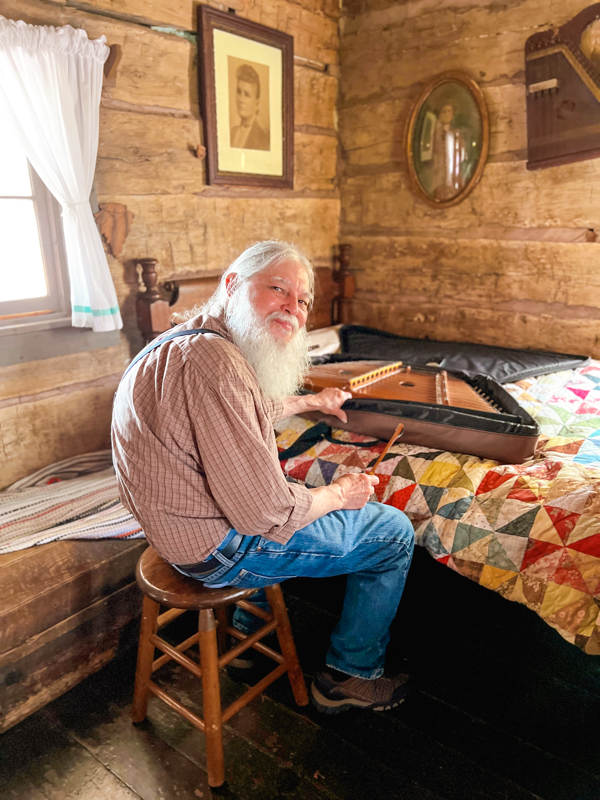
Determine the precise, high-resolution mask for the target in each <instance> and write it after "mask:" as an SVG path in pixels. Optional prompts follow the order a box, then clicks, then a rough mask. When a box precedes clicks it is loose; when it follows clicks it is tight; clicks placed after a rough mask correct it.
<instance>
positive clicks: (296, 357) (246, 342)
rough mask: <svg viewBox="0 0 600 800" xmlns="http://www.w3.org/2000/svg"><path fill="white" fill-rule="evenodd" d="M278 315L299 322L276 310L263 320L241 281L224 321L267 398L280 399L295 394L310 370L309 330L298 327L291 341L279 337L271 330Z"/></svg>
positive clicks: (287, 320)
mask: <svg viewBox="0 0 600 800" xmlns="http://www.w3.org/2000/svg"><path fill="white" fill-rule="evenodd" d="M277 317H280V318H281V319H285V320H286V322H290V321H291V323H292V325H294V324H295V325H296V326H297V325H298V322H297V320H296V318H295V317H292V316H290V315H289V314H286V315H284V314H282V313H281V312H279V311H275V312H274V313H273V314H269V316H268V317H267V318H266V320H265V321H264V323H263V322H261V320H260V319H259V318H258V317H257V315H256V312H255V311H254V309H253V308H252V306H251V304H250V301H249V298H248V289H247V287H246V286H245V285H243V284H242V286H240V287H239V288H238V290H237V291H236V292H235V294H234V295H232V297H231V298H230V299H229V303H228V304H227V310H226V312H225V321H226V322H227V327H228V328H229V330H230V331H231V335H232V337H233V341H234V342H235V344H236V345H237V346H238V347H239V348H240V350H241V351H242V355H243V356H244V358H245V359H246V361H248V363H249V364H250V366H252V367H253V368H254V370H255V372H256V375H257V377H258V382H259V384H260V388H261V389H262V390H263V392H264V393H265V394H266V395H267V396H268V397H274V398H275V399H281V398H283V397H288V396H289V395H293V394H296V392H297V391H298V389H299V388H300V387H301V386H302V383H303V381H304V378H305V376H306V374H307V372H308V370H309V369H310V356H309V355H308V337H307V335H306V329H305V328H304V327H302V328H296V332H295V333H293V334H292V337H291V339H290V340H289V341H284V340H279V339H277V338H275V337H274V336H273V334H272V333H271V332H270V331H269V328H268V325H269V322H270V321H271V320H273V319H275V318H277Z"/></svg>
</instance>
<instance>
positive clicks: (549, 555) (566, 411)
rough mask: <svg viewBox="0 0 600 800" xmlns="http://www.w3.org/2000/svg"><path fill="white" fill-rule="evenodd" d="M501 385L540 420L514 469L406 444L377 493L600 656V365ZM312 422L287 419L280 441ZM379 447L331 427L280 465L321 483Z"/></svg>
mask: <svg viewBox="0 0 600 800" xmlns="http://www.w3.org/2000/svg"><path fill="white" fill-rule="evenodd" d="M505 388H507V390H508V391H510V392H511V393H512V394H513V395H514V396H515V397H516V399H517V400H518V401H519V403H521V405H523V406H524V407H525V408H526V409H527V411H528V412H529V413H530V414H531V415H532V416H533V417H534V418H535V419H537V421H538V423H539V424H540V427H541V430H542V437H541V438H540V443H539V445H538V449H537V452H536V455H535V458H534V459H533V460H532V461H530V462H527V463H525V464H521V465H518V466H511V465H508V466H507V465H500V464H498V463H497V462H494V461H485V460H482V459H480V458H477V457H475V456H467V455H461V454H460V453H449V452H442V451H439V450H432V449H428V448H423V447H418V446H415V445H402V444H400V443H398V444H397V445H394V446H393V447H392V448H391V449H390V451H389V452H388V454H387V455H386V457H385V458H384V460H383V461H382V463H381V464H380V465H379V467H378V468H377V475H378V476H379V479H380V483H379V485H378V486H377V487H376V494H377V498H378V500H380V501H381V502H384V503H389V504H390V505H393V506H396V508H399V509H401V510H402V511H404V512H405V513H406V514H407V516H408V517H409V518H410V520H411V522H412V523H413V525H414V528H415V532H416V541H417V544H419V545H421V546H423V547H425V548H427V550H428V552H429V553H430V554H431V555H432V556H433V557H434V558H435V559H436V560H437V561H441V562H442V563H444V564H446V565H447V566H448V567H450V568H451V569H454V570H456V571H457V572H459V573H460V574H461V575H464V576H465V577H467V578H470V579H471V580H474V581H476V582H477V583H479V584H480V585H481V586H485V587H486V588H488V589H491V590H492V591H495V592H498V593H499V594H501V595H502V596H503V597H505V598H507V599H509V600H515V601H517V602H519V603H523V604H525V605H526V606H527V607H528V608H530V609H532V610H533V611H535V612H536V613H537V614H538V615H539V616H540V617H541V618H542V619H543V620H545V621H546V622H547V623H548V624H549V625H551V626H552V627H554V628H555V629H556V630H557V631H558V632H559V633H560V634H561V636H563V637H564V638H565V639H567V640H568V641H569V642H572V643H573V644H575V645H577V646H578V647H580V648H581V649H583V650H585V651H586V652H588V653H591V654H600V363H599V362H593V363H592V364H590V365H588V366H586V367H583V368H581V369H579V370H569V371H565V372H558V373H553V374H551V375H546V376H542V377H540V378H537V379H531V380H525V381H521V382H519V383H517V384H512V385H510V384H509V385H507V386H506V387H505ZM313 424H314V423H312V422H309V421H307V420H305V419H302V418H300V417H292V418H290V419H288V420H283V421H282V422H281V423H280V424H279V426H278V445H279V447H280V449H281V450H282V451H285V450H286V449H287V448H289V447H290V446H291V445H292V444H293V443H294V442H295V441H296V440H297V439H298V438H299V437H300V436H301V435H302V434H303V433H305V432H306V431H307V430H308V429H309V428H310V427H311V426H312V425H313ZM383 447H384V443H382V442H379V441H375V442H373V441H369V439H368V438H367V437H364V436H359V435H357V434H353V433H348V432H346V431H342V430H334V431H333V432H332V436H331V437H330V438H328V439H327V438H326V439H322V440H321V441H318V442H317V443H316V444H313V445H312V446H311V447H310V448H309V449H308V450H306V451H305V452H303V453H301V454H300V455H296V456H294V457H292V458H288V459H286V460H284V461H283V462H282V464H283V468H284V471H285V472H286V473H287V474H288V475H290V476H291V477H294V478H297V479H299V480H302V481H304V482H306V484H307V485H310V486H321V485H324V484H327V483H330V482H331V481H332V480H334V479H335V478H336V477H339V476H340V475H342V474H344V473H346V472H357V471H359V470H363V469H367V468H369V467H370V466H372V465H373V464H374V463H375V461H376V459H377V457H378V456H379V454H380V453H381V451H382V449H383Z"/></svg>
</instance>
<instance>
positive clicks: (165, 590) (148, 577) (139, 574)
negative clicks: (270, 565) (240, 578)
mask: <svg viewBox="0 0 600 800" xmlns="http://www.w3.org/2000/svg"><path fill="white" fill-rule="evenodd" d="M135 577H136V579H137V583H138V586H139V587H140V589H141V590H142V592H143V593H144V594H145V595H146V596H147V597H151V598H152V600H154V601H155V602H156V603H160V605H161V606H166V607H167V608H186V609H196V610H198V611H200V610H201V609H203V608H216V607H217V606H224V605H230V604H231V603H237V601H238V600H243V599H244V598H245V597H250V595H252V594H254V592H255V591H256V589H238V588H237V587H236V586H225V587H223V588H222V589H210V588H208V587H207V586H204V584H202V583H200V581H197V580H195V579H194V578H188V577H187V575H182V574H181V572H178V571H177V570H176V569H175V568H174V567H172V566H171V564H169V563H168V562H167V561H165V560H164V558H161V557H160V556H159V555H158V553H157V552H156V550H153V548H152V547H149V548H148V549H147V550H145V551H144V552H143V554H142V556H141V558H140V560H139V561H138V565H137V569H136V571H135Z"/></svg>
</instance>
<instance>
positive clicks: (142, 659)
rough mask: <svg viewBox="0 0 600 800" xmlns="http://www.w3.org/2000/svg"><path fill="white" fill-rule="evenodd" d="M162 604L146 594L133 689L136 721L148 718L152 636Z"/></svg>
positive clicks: (152, 653) (152, 657) (152, 655)
mask: <svg viewBox="0 0 600 800" xmlns="http://www.w3.org/2000/svg"><path fill="white" fill-rule="evenodd" d="M159 611H160V606H159V604H158V603H155V602H154V600H151V599H150V598H149V597H146V596H144V604H143V606H142V624H141V626H140V641H139V645H138V657H137V667H136V670H135V688H134V690H133V705H132V707H131V718H132V719H133V721H134V722H141V721H142V720H144V719H146V712H147V710H148V681H149V680H150V677H151V676H152V662H153V661H154V645H153V644H151V643H150V637H151V636H154V634H155V633H156V630H157V627H158V626H157V619H158V612H159Z"/></svg>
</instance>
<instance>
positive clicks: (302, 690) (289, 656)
mask: <svg viewBox="0 0 600 800" xmlns="http://www.w3.org/2000/svg"><path fill="white" fill-rule="evenodd" d="M265 591H266V593H267V600H268V601H269V605H270V606H271V609H272V611H273V614H274V616H275V619H276V620H277V622H278V625H277V638H278V639H279V646H280V647H281V653H282V655H283V657H284V658H285V663H286V666H287V671H288V678H289V679H290V684H291V686H292V692H293V693H294V700H295V701H296V703H297V704H298V705H299V706H306V705H308V694H307V692H306V684H305V683H304V675H303V674H302V670H301V669H300V662H299V661H298V654H297V653H296V645H295V644H294V637H293V635H292V626H291V625H290V620H289V617H288V613H287V609H286V607H285V603H284V602H283V594H282V593H281V587H280V585H279V584H278V583H274V584H273V585H272V586H267V587H265Z"/></svg>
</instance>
